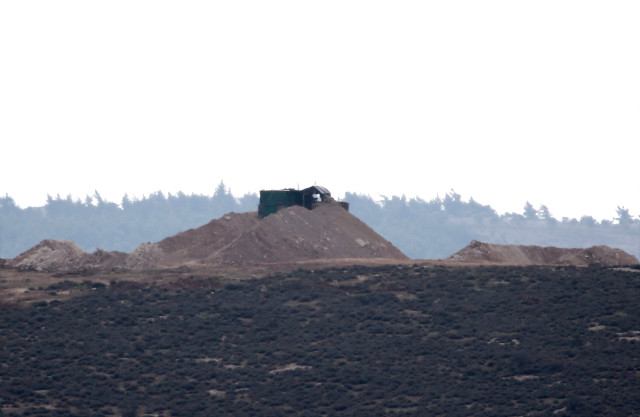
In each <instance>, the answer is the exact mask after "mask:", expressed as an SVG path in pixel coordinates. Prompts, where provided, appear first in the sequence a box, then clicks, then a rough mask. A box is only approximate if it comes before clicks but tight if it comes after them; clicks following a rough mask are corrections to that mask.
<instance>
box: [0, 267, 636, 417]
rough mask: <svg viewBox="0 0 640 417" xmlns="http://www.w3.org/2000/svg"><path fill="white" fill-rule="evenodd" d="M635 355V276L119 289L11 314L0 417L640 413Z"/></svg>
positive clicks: (594, 273) (290, 277) (4, 321)
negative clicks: (15, 416) (70, 416)
mask: <svg viewBox="0 0 640 417" xmlns="http://www.w3.org/2000/svg"><path fill="white" fill-rule="evenodd" d="M89 279H90V277H89ZM77 285H82V286H85V287H87V288H88V287H91V283H90V282H83V283H81V284H78V283H73V282H71V281H65V280H64V278H58V279H57V281H56V284H55V285H54V286H52V287H51V288H50V292H51V294H55V293H56V292H57V291H65V290H68V289H70V288H72V287H74V286H77ZM639 348H640V267H639V266H632V267H629V268H611V267H599V266H591V267H541V266H527V267H506V266H500V267H496V266H486V267H445V266H418V265H413V266H410V265H403V266H381V267H355V266H354V267H346V268H333V269H326V270H317V271H311V270H300V271H296V272H292V273H288V274H282V275H277V276H276V275H274V276H270V277H266V278H262V279H253V280H246V281H230V280H225V279H222V278H216V277H211V278H204V277H191V278H189V279H183V280H181V281H179V282H177V283H175V284H173V285H171V286H159V285H154V284H141V283H136V282H122V281H119V282H115V281H114V282H112V284H111V285H96V286H93V287H92V290H90V291H89V294H88V295H84V296H80V297H76V298H73V299H71V300H67V301H55V300H54V301H49V302H47V301H40V302H37V303H33V304H31V305H28V306H16V305H3V306H2V314H0V415H11V416H13V415H19V416H20V415H24V416H35V415H38V416H69V415H75V416H224V415H228V416H238V415H243V416H281V415H297V416H298V415H299V416H321V415H326V416H334V415H343V416H382V415H393V416H405V415H406V416H409V415H412V416H413V415H425V416H514V415H527V416H549V415H558V416H563V415H589V416H598V415H601V416H637V415H640V412H639V411H638V410H640V393H639V391H638V387H639V386H640V354H639V352H640V349H639Z"/></svg>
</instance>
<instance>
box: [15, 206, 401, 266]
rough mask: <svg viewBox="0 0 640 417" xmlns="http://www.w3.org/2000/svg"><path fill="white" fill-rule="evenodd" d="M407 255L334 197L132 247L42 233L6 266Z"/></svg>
mask: <svg viewBox="0 0 640 417" xmlns="http://www.w3.org/2000/svg"><path fill="white" fill-rule="evenodd" d="M345 258H357V259H373V258H384V259H397V260H406V259H408V258H407V257H406V256H405V255H404V254H403V253H402V252H400V250H398V249H397V248H396V247H394V246H393V245H392V244H391V243H390V242H388V241H387V240H385V239H384V238H383V237H382V236H380V235H379V234H377V233H376V232H374V231H373V230H372V229H371V228H370V227H369V226H367V225H366V224H365V223H363V222H362V221H361V220H359V219H358V218H357V217H355V216H354V215H352V214H351V213H349V212H348V211H346V210H345V209H344V208H342V206H340V205H339V204H338V203H336V202H332V201H327V202H323V203H321V204H319V205H318V206H317V207H315V208H314V209H313V210H307V209H306V208H303V207H300V206H292V207H288V208H285V209H282V210H280V211H278V212H277V213H274V214H271V215H269V216H267V217H265V218H264V219H259V218H258V215H257V213H256V212H250V213H240V214H238V213H229V214H227V215H225V216H223V217H221V218H219V219H216V220H212V221H211V222H209V223H208V224H206V225H204V226H201V227H199V228H196V229H190V230H187V231H185V232H182V233H178V234H177V235H174V236H171V237H168V238H166V239H164V240H162V241H160V242H156V243H151V242H148V243H143V244H142V245H140V246H139V247H138V248H136V249H135V250H134V251H133V252H131V253H130V254H126V253H122V252H107V251H103V250H97V251H95V252H93V253H86V252H84V251H82V250H81V249H80V248H79V247H78V246H77V245H76V244H75V243H73V242H66V241H53V240H45V241H42V242H40V243H39V244H38V245H36V246H35V247H33V248H31V249H29V250H28V251H26V252H24V253H22V254H20V255H19V256H17V257H16V258H14V259H12V260H9V261H8V262H7V265H8V266H9V267H13V268H18V269H27V270H37V271H48V272H74V271H90V270H143V269H154V268H173V267H179V266H185V265H187V266H188V265H228V266H252V265H261V264H271V263H287V262H298V261H308V260H317V259H345Z"/></svg>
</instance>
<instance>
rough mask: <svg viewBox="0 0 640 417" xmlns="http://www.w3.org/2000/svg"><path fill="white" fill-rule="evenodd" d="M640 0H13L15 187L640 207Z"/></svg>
mask: <svg viewBox="0 0 640 417" xmlns="http://www.w3.org/2000/svg"><path fill="white" fill-rule="evenodd" d="M638 22H640V1H639V0H607V1H604V0H603V1H588V0H575V1H573V0H572V1H563V0H551V1H546V0H535V1H516V0H504V1H493V0H487V1H477V0H470V1H456V0H447V1H427V0H421V1H401V0H400V1H371V0H367V1H348V0H339V1H330V0H329V1H326V0H323V1H301V0H292V1H242V0H237V1H236V0H234V1H189V0H181V1H159V0H151V1H135V0H126V1H119V0H109V1H89V0H81V1H24V0H20V1H8V0H0V141H1V145H0V155H1V156H0V195H5V194H9V195H10V196H11V197H13V198H14V199H15V200H16V202H17V203H18V204H19V205H20V206H22V207H26V206H30V205H42V204H44V202H45V200H46V197H47V194H51V195H54V196H55V195H56V194H58V193H59V194H61V195H62V196H63V197H64V196H66V195H67V194H71V195H72V196H73V197H74V198H81V199H84V196H85V195H92V194H93V192H94V190H96V189H97V190H98V191H99V192H100V193H101V194H102V196H103V197H105V198H106V199H108V200H110V201H114V202H117V203H119V202H120V200H121V198H122V196H123V195H124V193H128V194H129V195H130V196H138V197H142V196H143V195H148V194H150V193H152V192H155V191H158V190H162V191H164V192H165V193H167V192H177V191H180V190H181V191H183V192H186V193H192V192H193V193H202V194H212V193H213V191H214V189H215V187H216V186H217V184H218V183H219V182H220V180H224V182H225V184H226V185H228V186H229V187H230V188H231V191H232V192H233V193H234V195H237V196H240V195H242V194H244V193H245V192H257V191H258V190H260V189H265V188H267V189H270V188H276V189H277V188H286V187H296V186H300V187H306V186H309V185H312V184H314V183H317V184H319V185H324V186H326V187H327V188H329V189H330V190H331V191H332V193H333V195H334V196H337V197H340V196H342V195H344V192H346V191H352V192H358V193H363V194H370V195H371V196H373V197H376V196H378V195H379V194H382V195H387V196H391V195H402V194H406V195H407V197H413V196H420V197H422V198H424V199H426V200H430V199H432V198H434V197H436V195H438V194H439V195H440V196H443V195H444V194H445V193H447V192H449V191H450V190H451V189H454V190H455V191H456V192H457V193H459V194H461V195H462V198H463V199H464V200H467V199H468V198H469V197H473V198H474V199H475V200H476V201H478V202H480V203H482V204H489V205H491V206H492V207H493V208H495V209H496V210H497V211H498V212H501V213H502V212H511V211H515V212H522V208H523V206H524V204H525V202H526V201H530V202H531V203H532V204H533V205H534V206H535V207H538V206H539V205H541V204H545V205H547V206H548V207H549V209H550V211H551V214H552V215H553V216H554V217H556V218H562V217H563V216H567V217H577V218H579V217H580V216H582V215H585V214H587V215H592V216H594V217H596V218H598V219H603V218H606V219H611V218H613V217H615V215H616V212H615V210H616V206H618V205H620V206H624V207H627V208H628V209H629V210H630V212H631V214H632V215H640V185H639V181H638V177H639V174H638V172H639V169H638V167H639V165H640V164H639V163H638V148H639V147H640V146H639V145H638V144H639V143H640V142H639V139H640V75H639V74H640V24H638Z"/></svg>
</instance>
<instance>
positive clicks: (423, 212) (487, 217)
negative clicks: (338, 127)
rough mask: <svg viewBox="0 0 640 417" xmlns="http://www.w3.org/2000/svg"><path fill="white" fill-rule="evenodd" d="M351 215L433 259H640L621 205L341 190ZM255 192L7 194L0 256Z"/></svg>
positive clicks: (103, 237) (154, 235)
mask: <svg viewBox="0 0 640 417" xmlns="http://www.w3.org/2000/svg"><path fill="white" fill-rule="evenodd" d="M344 199H345V201H348V202H349V203H350V210H351V212H352V213H353V214H354V215H356V216H357V217H359V218H360V219H361V220H363V221H364V222H365V223H367V224H368V225H369V226H370V227H371V228H373V229H374V230H375V231H377V232H378V233H380V234H381V235H382V236H384V237H385V238H386V239H387V240H389V241H391V242H392V243H393V244H394V245H395V246H397V247H398V248H399V249H400V250H401V251H403V252H404V253H405V254H406V255H407V256H409V257H411V258H415V259H437V258H443V257H446V256H449V255H451V254H453V253H455V252H456V251H458V250H459V249H461V248H463V247H464V246H466V245H467V244H468V243H469V242H470V241H471V240H480V241H484V242H490V243H503V244H526V245H542V246H559V247H588V246H593V245H608V246H611V247H617V248H620V249H623V250H625V251H627V252H629V253H631V254H633V255H635V256H636V257H638V258H640V219H638V218H637V216H632V215H631V214H630V213H629V210H628V209H626V208H624V207H618V208H617V215H618V216H617V218H616V219H615V221H610V220H602V221H597V220H596V219H594V218H593V217H591V216H583V217H581V218H580V219H569V218H563V219H561V220H558V219H556V218H554V217H553V216H552V215H551V214H550V212H549V209H548V208H547V207H546V206H544V205H542V206H540V207H539V208H538V209H536V208H534V207H533V206H532V205H531V204H530V203H528V202H527V203H526V204H525V206H524V208H523V212H522V213H521V214H520V213H505V214H501V215H500V214H498V213H497V212H496V211H495V210H494V209H492V208H491V207H490V206H488V205H482V204H480V203H478V202H476V201H475V200H474V199H473V198H471V199H469V201H464V200H463V199H462V198H461V196H460V195H459V194H457V193H455V192H454V191H451V192H450V193H448V194H447V195H445V197H444V198H440V197H437V198H435V199H432V200H430V201H426V200H423V199H420V198H412V199H407V198H406V197H404V196H402V197H398V196H393V197H391V198H386V197H385V198H383V199H382V200H381V201H375V200H374V199H373V198H371V197H370V196H368V195H362V194H357V193H346V195H345V198H344ZM258 203H259V197H258V195H257V194H255V193H249V194H245V195H243V196H242V197H235V196H234V195H233V194H232V193H231V191H230V190H229V189H228V187H226V185H225V184H224V183H223V182H220V184H219V185H218V186H217V188H216V189H215V191H214V193H213V195H212V196H207V195H197V194H191V195H186V194H184V193H182V192H179V193H177V194H168V195H165V194H164V193H162V192H159V191H158V192H156V193H152V194H150V195H149V196H145V197H143V198H140V199H137V198H134V199H131V198H129V197H128V196H127V195H125V196H124V197H123V199H122V202H121V203H120V204H116V203H113V202H109V201H106V200H105V199H104V198H102V196H101V195H100V193H99V192H98V191H96V192H95V194H94V195H93V196H87V197H86V198H85V199H84V200H80V199H74V198H73V197H72V196H70V195H69V196H67V197H65V198H62V197H60V196H59V195H58V196H56V197H52V196H48V198H47V203H46V204H45V206H43V207H35V208H34V207H29V208H25V209H23V208H20V207H19V206H18V205H17V204H16V203H15V201H14V200H13V199H12V198H11V197H10V196H8V195H7V196H5V197H0V258H13V257H15V256H17V255H18V254H20V253H21V252H23V251H25V250H27V249H29V248H31V247H33V246H34V245H35V244H37V243H38V242H39V241H41V240H43V239H60V240H72V241H75V242H76V243H77V244H78V245H79V246H80V247H81V248H83V249H84V250H86V251H93V250H95V249H97V248H100V249H104V250H120V251H124V252H130V251H132V250H133V249H135V248H136V247H137V246H138V245H140V244H141V243H144V242H155V241H159V240H161V239H163V238H165V237H168V236H172V235H174V234H176V233H178V232H181V231H184V230H187V229H190V228H194V227H198V226H201V225H203V224H206V223H208V222H209V221H211V220H212V219H216V218H218V217H220V216H222V215H223V214H225V213H229V212H246V211H256V210H257V207H258Z"/></svg>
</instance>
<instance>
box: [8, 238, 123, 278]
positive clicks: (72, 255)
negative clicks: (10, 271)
mask: <svg viewBox="0 0 640 417" xmlns="http://www.w3.org/2000/svg"><path fill="white" fill-rule="evenodd" d="M126 257H127V254H126V253H124V252H107V251H104V250H101V249H98V250H96V251H95V252H93V253H87V252H84V251H83V250H82V249H80V248H79V247H78V245H76V244H75V243H74V242H68V241H65V240H43V241H42V242H40V243H38V244H37V245H36V246H34V247H33V248H31V249H29V250H28V251H26V252H23V253H22V254H20V255H18V256H17V257H15V258H13V259H10V260H9V261H7V262H6V265H8V266H10V267H13V268H17V269H25V270H34V271H46V272H78V271H86V270H112V269H119V268H121V267H122V265H123V264H124V260H125V258H126Z"/></svg>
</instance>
